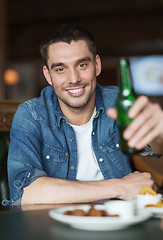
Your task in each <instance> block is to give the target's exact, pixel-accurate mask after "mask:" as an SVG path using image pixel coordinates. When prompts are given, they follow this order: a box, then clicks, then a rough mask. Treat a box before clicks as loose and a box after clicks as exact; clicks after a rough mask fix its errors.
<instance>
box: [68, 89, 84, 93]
mask: <svg viewBox="0 0 163 240" xmlns="http://www.w3.org/2000/svg"><path fill="white" fill-rule="evenodd" d="M81 90H82V88H77V89H73V90H68V91H69V92H71V93H78V92H80V91H81Z"/></svg>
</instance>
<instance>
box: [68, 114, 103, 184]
mask: <svg viewBox="0 0 163 240" xmlns="http://www.w3.org/2000/svg"><path fill="white" fill-rule="evenodd" d="M95 114H96V109H95V111H94V113H93V115H92V117H91V119H90V120H89V122H88V123H86V124H85V125H82V126H76V125H71V126H72V127H73V129H74V131H75V133H76V139H77V151H78V167H77V178H76V179H77V180H79V181H94V180H103V179H104V177H103V175H102V173H101V171H100V168H99V165H98V163H97V160H96V156H95V154H94V151H93V148H92V138H91V133H92V123H93V118H94V116H95Z"/></svg>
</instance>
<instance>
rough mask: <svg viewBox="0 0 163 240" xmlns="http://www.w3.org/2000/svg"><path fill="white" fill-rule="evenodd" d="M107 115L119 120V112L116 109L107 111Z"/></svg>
mask: <svg viewBox="0 0 163 240" xmlns="http://www.w3.org/2000/svg"><path fill="white" fill-rule="evenodd" d="M107 115H108V116H109V117H111V118H113V119H115V120H116V119H117V110H116V108H109V109H108V111H107Z"/></svg>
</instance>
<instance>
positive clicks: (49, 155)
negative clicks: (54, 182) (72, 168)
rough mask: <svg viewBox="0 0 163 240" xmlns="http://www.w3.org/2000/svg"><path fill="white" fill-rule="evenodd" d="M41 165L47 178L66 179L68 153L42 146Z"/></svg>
mask: <svg viewBox="0 0 163 240" xmlns="http://www.w3.org/2000/svg"><path fill="white" fill-rule="evenodd" d="M42 165H43V169H44V171H45V172H46V173H47V175H48V176H49V177H55V178H66V177H67V169H68V167H67V166H68V153H66V152H63V151H61V150H60V149H56V148H55V147H53V146H49V145H45V144H44V145H43V148H42Z"/></svg>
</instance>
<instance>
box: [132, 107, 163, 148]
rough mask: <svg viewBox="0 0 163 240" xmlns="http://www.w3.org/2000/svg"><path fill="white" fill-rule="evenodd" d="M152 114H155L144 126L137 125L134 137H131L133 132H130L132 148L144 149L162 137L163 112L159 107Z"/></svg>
mask: <svg viewBox="0 0 163 240" xmlns="http://www.w3.org/2000/svg"><path fill="white" fill-rule="evenodd" d="M152 112H154V113H155V114H151V116H150V117H149V119H147V120H146V121H145V122H144V124H143V123H142V125H140V126H139V125H138V124H139V123H137V125H138V129H136V130H135V132H133V135H130V134H132V131H133V130H131V131H130V133H129V135H130V136H129V138H128V145H129V146H130V147H136V148H138V149H142V148H144V147H145V146H146V145H147V144H149V143H151V142H152V141H153V140H154V139H155V138H157V137H158V136H159V135H160V129H163V121H162V120H163V112H162V110H161V111H160V109H159V107H157V106H154V108H153V111H152Z"/></svg>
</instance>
